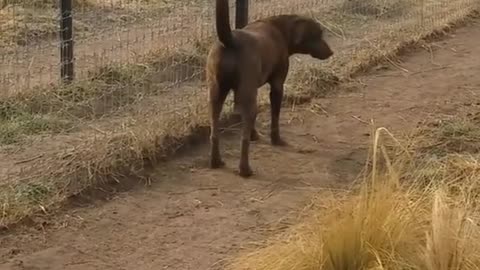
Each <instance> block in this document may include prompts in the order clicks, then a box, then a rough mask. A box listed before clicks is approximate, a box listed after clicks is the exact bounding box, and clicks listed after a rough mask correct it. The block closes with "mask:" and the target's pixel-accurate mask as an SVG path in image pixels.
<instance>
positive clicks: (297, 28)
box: [293, 19, 307, 45]
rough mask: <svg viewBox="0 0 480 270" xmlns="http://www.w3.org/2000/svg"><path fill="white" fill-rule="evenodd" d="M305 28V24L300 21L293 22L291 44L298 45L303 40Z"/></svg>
mask: <svg viewBox="0 0 480 270" xmlns="http://www.w3.org/2000/svg"><path fill="white" fill-rule="evenodd" d="M306 28H307V26H306V24H305V22H304V21H303V20H301V19H298V20H296V21H295V22H294V28H293V42H294V44H295V45H300V44H301V43H302V41H303V39H304V38H305V34H306V32H307V29H306Z"/></svg>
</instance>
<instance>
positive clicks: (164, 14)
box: [0, 0, 475, 93]
mask: <svg viewBox="0 0 480 270" xmlns="http://www.w3.org/2000/svg"><path fill="white" fill-rule="evenodd" d="M71 1H73V10H72V16H73V41H74V44H75V47H74V69H75V70H70V71H68V72H72V74H73V73H74V74H75V75H76V79H77V80H81V79H86V78H89V76H92V72H93V73H94V72H95V71H97V70H98V69H99V68H101V67H105V66H108V65H110V64H112V63H116V64H119V63H141V62H142V61H145V57H146V56H148V55H149V54H151V53H152V52H158V51H162V50H163V51H168V50H170V49H175V48H178V47H182V46H187V45H192V44H195V42H198V41H199V40H204V39H206V38H207V37H209V36H210V35H211V33H212V30H213V25H212V19H213V13H212V11H213V8H214V7H213V3H212V2H213V1H203V0H182V1H174V0H68V1H65V0H63V1H58V3H57V2H56V1H54V0H2V2H1V9H0V29H1V31H0V51H1V55H2V56H1V58H0V65H1V70H0V72H1V75H0V84H1V85H2V87H1V89H0V91H2V92H3V93H12V92H18V91H22V90H25V89H31V88H34V87H40V86H44V87H45V85H49V84H56V83H58V82H59V81H60V77H61V66H62V64H65V63H61V60H62V58H61V57H60V56H61V54H60V48H61V47H62V46H63V47H65V41H63V42H62V41H61V39H60V37H61V36H62V35H64V34H65V31H68V29H60V27H61V23H60V22H61V21H62V20H63V19H62V12H61V9H60V6H61V5H60V3H62V2H71ZM231 2H233V1H231ZM474 4H475V1H473V0H454V1H448V0H417V1H414V0H368V1H358V0H317V1H312V0H295V1H291V0H288V1H287V0H257V1H251V3H250V8H249V10H250V19H251V20H254V19H258V18H262V17H265V16H270V15H275V14H281V13H321V14H323V17H322V16H318V17H319V18H320V19H321V20H323V21H325V22H326V23H329V22H330V23H333V24H332V26H333V27H335V26H337V28H339V29H337V31H340V33H339V32H335V29H331V30H332V31H334V33H336V35H337V37H338V34H340V35H341V38H342V41H347V42H343V44H342V45H348V43H355V42H357V41H358V39H365V37H366V36H367V35H368V36H371V35H372V34H375V33H380V32H382V31H383V30H385V29H388V28H392V27H395V26H398V25H399V24H400V25H403V26H404V27H403V28H406V27H413V28H419V29H417V30H420V29H421V28H425V27H428V26H431V25H438V24H442V23H443V20H445V19H446V18H448V17H449V16H450V14H452V13H458V12H461V11H462V10H466V9H468V8H470V7H471V6H472V5H474ZM231 6H232V14H234V12H233V6H234V3H231ZM63 15H65V14H63ZM69 15H70V14H68V15H67V16H69ZM232 17H234V16H232ZM332 21H333V22H332ZM372 32H373V33H372ZM343 49H344V48H342V47H341V46H340V47H338V46H337V48H336V50H343ZM72 68H73V66H72V67H70V69H72Z"/></svg>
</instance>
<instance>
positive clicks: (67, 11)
mask: <svg viewBox="0 0 480 270" xmlns="http://www.w3.org/2000/svg"><path fill="white" fill-rule="evenodd" d="M59 1H60V65H61V78H62V81H63V82H66V83H68V82H71V81H72V80H73V79H74V70H73V68H74V67H73V62H74V59H73V14H72V0H59Z"/></svg>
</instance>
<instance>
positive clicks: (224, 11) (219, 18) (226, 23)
mask: <svg viewBox="0 0 480 270" xmlns="http://www.w3.org/2000/svg"><path fill="white" fill-rule="evenodd" d="M215 9H216V11H215V12H216V14H215V17H216V26H217V35H218V39H219V40H220V42H221V43H222V44H223V46H225V47H227V48H228V47H233V36H232V28H230V14H229V7H228V0H217V2H216V7H215Z"/></svg>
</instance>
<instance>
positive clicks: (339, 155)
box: [0, 23, 480, 270]
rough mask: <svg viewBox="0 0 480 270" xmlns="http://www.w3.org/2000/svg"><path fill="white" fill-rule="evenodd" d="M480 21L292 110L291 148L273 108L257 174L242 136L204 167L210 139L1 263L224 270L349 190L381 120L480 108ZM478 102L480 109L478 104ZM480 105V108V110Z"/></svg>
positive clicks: (24, 233)
mask: <svg viewBox="0 0 480 270" xmlns="http://www.w3.org/2000/svg"><path fill="white" fill-rule="evenodd" d="M478 44H480V24H478V23H477V24H474V25H471V26H468V27H465V28H462V29H459V30H457V31H456V33H454V34H451V35H450V37H449V38H448V39H445V40H443V41H437V42H435V43H434V44H433V45H432V48H433V49H434V50H433V54H431V53H430V52H427V51H426V50H422V49H419V50H417V51H416V52H412V53H411V54H410V55H409V56H406V57H404V58H403V59H404V62H403V63H402V66H403V67H404V68H405V69H407V70H408V71H409V72H408V73H405V72H404V71H401V70H399V69H397V68H392V67H385V68H380V69H377V70H376V71H374V72H373V73H371V74H369V75H367V76H363V77H361V78H360V81H361V83H360V84H358V88H355V89H351V88H349V89H345V88H343V89H342V88H340V89H339V90H338V92H337V93H335V95H334V96H333V97H331V98H325V99H317V100H314V101H313V104H317V105H318V106H321V107H322V108H323V109H324V110H325V112H326V113H323V114H322V113H321V110H316V111H320V112H319V113H318V114H317V113H313V112H312V111H313V110H311V108H312V104H307V105H305V106H298V107H296V108H295V109H294V110H292V109H291V108H284V111H283V114H282V131H283V135H284V137H285V139H287V140H288V142H289V143H290V146H288V147H285V148H274V147H271V146H270V145H269V143H268V140H267V135H268V113H262V114H261V116H260V117H259V124H258V125H259V127H260V131H261V132H262V134H263V137H262V139H261V141H260V142H258V143H255V144H254V145H253V147H252V150H253V153H252V166H253V167H254V170H255V172H256V175H255V176H254V177H253V178H251V179H247V180H245V179H242V178H240V177H238V176H236V175H235V174H234V173H233V171H234V170H235V168H236V165H237V161H238V154H239V153H238V152H239V140H238V137H237V136H236V135H232V136H228V137H225V138H224V139H223V141H222V142H223V144H222V150H223V151H225V152H224V153H225V154H224V157H225V158H226V162H227V168H225V169H223V170H210V169H207V168H206V167H205V165H206V161H207V146H206V145H200V146H198V147H195V148H194V149H191V150H189V151H188V152H185V153H183V154H180V155H178V156H177V157H176V158H174V159H173V160H172V161H170V162H168V163H166V164H160V165H158V167H157V168H156V169H155V171H154V172H153V173H152V175H151V180H152V184H151V185H150V186H148V187H143V186H141V185H139V187H137V188H135V189H134V190H131V191H128V192H123V193H119V194H117V195H116V196H115V197H114V198H112V199H110V200H108V201H102V202H100V201H96V202H94V203H88V204H86V205H84V206H83V207H80V208H76V209H75V210H70V211H67V212H64V213H63V214H61V215H59V216H57V217H56V218H55V219H54V221H50V222H49V224H48V226H45V227H44V228H43V229H38V228H20V229H18V230H16V231H14V232H11V233H10V234H8V235H3V236H1V239H0V269H1V270H21V269H24V270H26V269H30V270H33V269H35V270H46V269H50V270H63V269H65V270H73V269H78V270H80V269H81V270H93V269H102V270H109V269H112V270H113V269H115V270H118V269H136V270H146V269H174V270H188V269H202V270H204V269H205V270H207V269H222V264H223V260H224V259H226V258H228V256H231V255H232V254H235V252H236V251H238V250H239V249H241V248H243V247H245V246H247V245H249V244H251V243H252V242H254V241H261V240H263V239H265V237H267V236H268V235H271V234H272V233H273V232H275V231H279V230H282V229H284V228H285V227H286V225H288V224H289V223H291V222H292V217H295V214H296V213H298V212H299V211H300V210H301V209H302V208H303V207H304V206H305V205H306V204H307V203H308V202H309V199H310V198H311V196H312V195H314V194H315V193H316V192H318V191H319V190H322V189H325V188H344V187H346V185H347V184H348V183H349V182H350V181H351V180H352V179H353V178H354V177H355V175H356V174H357V173H358V172H359V171H360V170H361V168H362V166H363V161H364V160H365V158H366V149H367V144H368V142H369V140H370V138H369V137H368V136H367V135H366V134H368V132H369V130H370V127H369V126H368V124H367V122H368V121H369V120H370V119H374V120H375V122H376V123H377V125H382V126H386V127H388V128H390V129H391V130H394V131H405V130H408V129H409V128H413V127H414V126H415V125H416V124H417V123H418V122H419V121H422V120H425V119H427V118H437V117H441V116H445V115H453V114H457V113H463V110H464V109H465V108H467V107H468V108H469V110H472V109H476V110H478V109H479V108H480V106H478V104H479V103H480V76H478V74H479V72H480V61H479V60H478V55H480V47H479V46H478ZM467 105H470V106H467ZM475 106H478V107H475Z"/></svg>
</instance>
